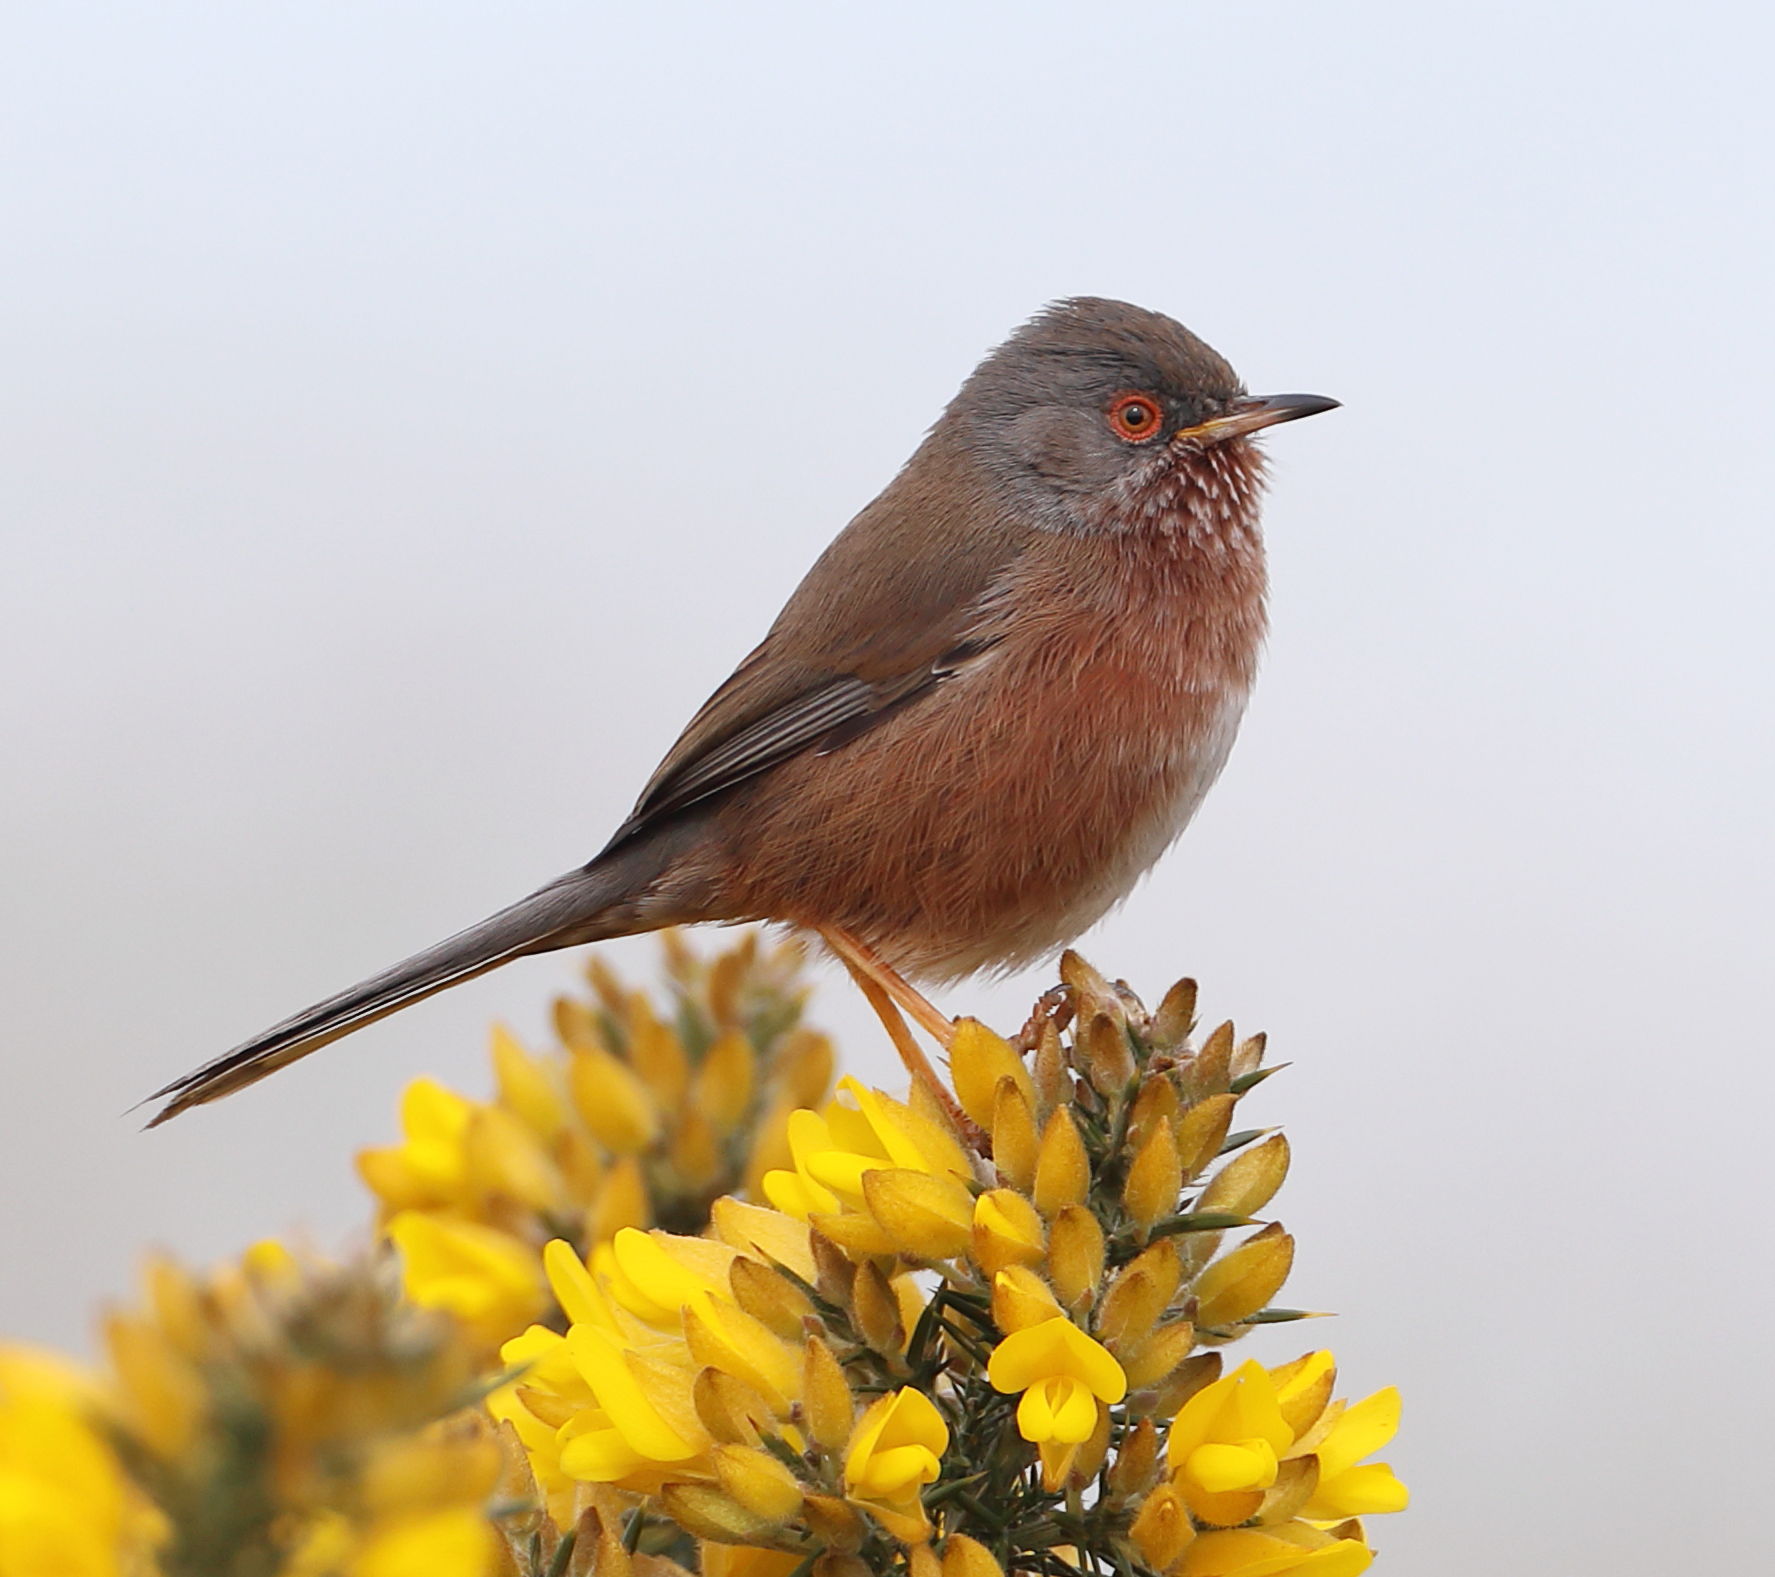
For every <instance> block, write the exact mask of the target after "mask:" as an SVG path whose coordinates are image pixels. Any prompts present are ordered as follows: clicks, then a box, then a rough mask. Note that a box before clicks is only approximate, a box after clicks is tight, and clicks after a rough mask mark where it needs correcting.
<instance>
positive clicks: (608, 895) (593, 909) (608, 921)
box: [148, 860, 671, 1128]
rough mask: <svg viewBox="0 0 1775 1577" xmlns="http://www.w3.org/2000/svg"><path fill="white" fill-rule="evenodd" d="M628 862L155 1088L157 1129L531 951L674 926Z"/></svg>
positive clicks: (527, 905) (554, 889) (573, 877)
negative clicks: (642, 893) (636, 886)
mask: <svg viewBox="0 0 1775 1577" xmlns="http://www.w3.org/2000/svg"><path fill="white" fill-rule="evenodd" d="M628 863H629V862H627V861H623V860H615V861H611V862H609V863H608V864H607V863H606V862H604V861H602V860H600V861H595V862H594V863H593V864H591V865H590V866H587V867H586V868H585V869H583V870H578V871H572V872H570V873H569V874H568V875H566V876H563V877H561V878H560V879H559V880H557V881H553V882H550V883H549V885H548V886H546V887H543V888H540V889H538V890H537V891H536V892H533V893H532V894H531V895H530V896H529V897H528V898H521V899H519V900H518V902H516V903H515V904H512V905H511V906H510V907H509V908H505V909H501V910H500V911H499V913H498V914H495V915H490V916H489V917H488V918H487V919H485V920H483V921H481V923H480V924H479V925H471V926H470V927H469V928H468V929H467V930H466V931H458V932H457V933H456V934H455V935H454V936H451V937H447V938H445V940H443V941H442V942H439V943H438V944H437V945H436V946H435V947H428V948H427V949H426V950H425V951H424V952H423V953H415V954H414V955H413V956H412V957H411V958H408V959H405V960H403V961H402V962H401V963H398V964H396V965H394V966H393V967H392V968H390V969H385V970H383V971H382V973H381V974H379V975H372V976H370V978H369V979H368V980H363V981H360V982H359V983H358V984H357V985H355V986H352V987H351V988H349V989H348V990H345V991H341V992H339V993H338V994H337V995H336V996H330V997H328V998H327V999H326V1000H325V1001H324V1002H317V1003H315V1004H314V1006H313V1007H311V1008H305V1009H303V1011H302V1012H300V1013H297V1014H295V1015H294V1016H293V1017H290V1018H287V1019H285V1020H284V1021H283V1022H282V1023H281V1024H273V1025H272V1026H271V1028H270V1029H268V1030H265V1031H264V1032H263V1033H262V1034H258V1035H255V1036H254V1037H253V1038H252V1039H251V1040H248V1041H243V1042H242V1043H241V1044H240V1045H238V1046H236V1047H235V1048H234V1049H233V1050H232V1051H230V1052H227V1053H225V1054H224V1055H222V1056H220V1057H217V1058H216V1059H215V1060H214V1061H213V1062H206V1063H205V1064H204V1065H203V1066H202V1067H201V1068H198V1069H197V1070H196V1071H195V1072H192V1073H187V1074H186V1075H185V1076H184V1077H183V1078H182V1079H175V1080H174V1081H173V1082H172V1083H171V1084H169V1085H167V1086H166V1087H165V1088H164V1089H159V1090H156V1091H155V1092H154V1093H153V1094H152V1095H150V1096H149V1097H148V1099H149V1100H151V1101H158V1100H165V1101H166V1105H165V1106H163V1107H162V1108H161V1109H160V1111H159V1112H157V1113H156V1114H155V1116H154V1119H153V1121H151V1122H150V1123H149V1124H148V1126H149V1127H150V1128H154V1127H157V1126H158V1125H159V1124H161V1123H163V1122H165V1121H166V1120H167V1119H168V1118H169V1117H176V1116H178V1114H179V1113H180V1112H182V1111H185V1110H187V1109H189V1108H190V1107H193V1106H201V1105H203V1104H204V1103H205V1102H206V1101H214V1100H219V1099H220V1098H221V1097H222V1096H224V1095H232V1094H233V1093H234V1092H235V1091H236V1090H240V1089H245V1088H246V1086H247V1085H249V1084H256V1083H257V1082H258V1081H259V1080H260V1079H262V1078H264V1077H265V1076H266V1075H267V1074H268V1073H275V1072H276V1071H277V1070H278V1069H279V1068H281V1067H283V1066H284V1065H285V1064H286V1063H291V1062H294V1061H296V1059H297V1058H299V1057H306V1056H307V1055H308V1054H309V1052H311V1051H317V1050H319V1049H320V1048H321V1047H322V1046H325V1045H327V1044H329V1043H330V1042H332V1041H335V1040H338V1039H339V1038H340V1037H341V1036H342V1035H349V1034H350V1033H351V1032H352V1031H353V1030H357V1029H362V1028H363V1027H364V1025H366V1024H373V1023H375V1022H376V1020H377V1019H380V1018H386V1017H387V1016H388V1015H389V1014H390V1013H397V1012H399V1011H400V1010H401V1009H402V1008H404V1007H407V1006H409V1005H410V1004H412V1003H414V1002H419V1001H422V1000H423V999H424V998H426V997H429V996H432V995H434V994H435V993H437V992H439V991H442V990H444V989H446V988H447V987H449V986H453V985H456V984H457V983H458V982H459V981H463V980H472V979H473V978H474V977H475V976H476V975H484V974H486V973H487V971H488V970H490V969H497V968H498V967H499V966H500V965H501V964H505V963H509V962H510V961H511V960H512V959H514V958H520V957H522V956H523V955H525V954H526V953H546V952H549V951H551V950H552V949H554V948H558V947H573V946H576V945H578V944H579V943H581V942H597V941H602V940H604V939H606V938H608V937H612V936H624V935H627V934H629V933H630V932H633V931H641V930H649V929H652V928H653V927H654V926H657V925H662V924H667V923H670V919H671V917H670V916H666V915H661V916H658V917H657V918H655V917H652V916H645V917H644V916H643V915H642V914H641V913H640V912H638V906H637V905H636V904H635V903H633V902H631V901H629V899H630V895H631V893H632V891H633V888H632V886H631V882H632V879H633V876H634V874H635V873H634V872H632V871H630V870H628V869H625V867H626V866H627V865H628Z"/></svg>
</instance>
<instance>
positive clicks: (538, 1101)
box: [493, 1024, 567, 1139]
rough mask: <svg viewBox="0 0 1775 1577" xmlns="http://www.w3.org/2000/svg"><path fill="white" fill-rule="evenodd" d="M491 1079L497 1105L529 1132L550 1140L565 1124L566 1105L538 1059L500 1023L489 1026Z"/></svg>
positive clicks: (545, 1068)
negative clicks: (491, 1062)
mask: <svg viewBox="0 0 1775 1577" xmlns="http://www.w3.org/2000/svg"><path fill="white" fill-rule="evenodd" d="M493 1080H494V1088H495V1089H497V1090H498V1092H499V1104H500V1105H501V1106H503V1107H504V1108H505V1109H506V1110H507V1111H508V1112H510V1113H511V1114H512V1115H513V1116H514V1117H516V1118H518V1119H519V1121H521V1122H523V1123H524V1124H525V1125H526V1126H527V1127H529V1128H530V1129H531V1131H532V1132H534V1133H537V1134H540V1135H541V1136H542V1137H543V1138H544V1139H552V1138H554V1137H555V1135H556V1134H558V1133H560V1131H561V1129H562V1128H563V1127H565V1126H566V1123H567V1102H566V1101H565V1100H563V1099H562V1096H561V1092H560V1090H559V1089H558V1088H557V1087H556V1084H555V1081H554V1079H553V1078H552V1077H551V1076H550V1074H549V1071H548V1069H547V1067H546V1066H545V1065H544V1064H543V1062H542V1061H541V1059H539V1058H536V1057H533V1056H531V1055H530V1053H529V1052H527V1051H526V1050H525V1049H524V1048H523V1046H522V1045H521V1044H520V1043H519V1041H518V1038H517V1036H515V1035H514V1034H512V1032H511V1031H510V1030H508V1029H507V1028H506V1027H505V1026H504V1025H503V1024H495V1025H494V1026H493Z"/></svg>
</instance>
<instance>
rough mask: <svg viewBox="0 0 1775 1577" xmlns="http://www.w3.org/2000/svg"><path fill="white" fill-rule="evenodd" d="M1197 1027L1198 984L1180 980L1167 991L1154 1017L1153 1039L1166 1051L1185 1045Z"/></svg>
mask: <svg viewBox="0 0 1775 1577" xmlns="http://www.w3.org/2000/svg"><path fill="white" fill-rule="evenodd" d="M1195 1027H1196V983H1195V981H1193V980H1187V979H1186V980H1180V981H1178V982H1177V984H1176V985H1174V986H1172V988H1171V989H1170V990H1169V991H1167V992H1166V993H1165V995H1164V997H1163V999H1162V1000H1161V1001H1160V1003H1159V1006H1158V1010H1157V1011H1156V1012H1155V1013H1154V1014H1153V1017H1152V1038H1153V1040H1154V1042H1155V1043H1156V1044H1157V1045H1159V1046H1161V1047H1162V1048H1163V1049H1164V1050H1166V1051H1174V1050H1176V1049H1177V1047H1179V1046H1181V1045H1182V1044H1183V1040H1184V1037H1185V1036H1186V1035H1188V1034H1189V1032H1190V1031H1191V1030H1192V1029H1194V1028H1195Z"/></svg>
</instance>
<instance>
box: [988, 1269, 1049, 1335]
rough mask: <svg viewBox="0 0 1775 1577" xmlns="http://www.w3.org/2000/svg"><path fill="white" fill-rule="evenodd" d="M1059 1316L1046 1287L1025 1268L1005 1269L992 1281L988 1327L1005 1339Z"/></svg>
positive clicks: (1046, 1285) (1045, 1284)
mask: <svg viewBox="0 0 1775 1577" xmlns="http://www.w3.org/2000/svg"><path fill="white" fill-rule="evenodd" d="M1063 1312H1064V1311H1063V1310H1062V1309H1061V1307H1060V1305H1059V1304H1058V1303H1056V1302H1055V1301H1054V1294H1053V1293H1052V1292H1050V1291H1049V1290H1048V1284H1047V1283H1046V1282H1045V1281H1043V1280H1042V1278H1041V1277H1040V1276H1038V1275H1036V1273H1035V1272H1034V1271H1033V1270H1030V1269H1029V1268H1028V1267H1027V1266H1024V1265H1010V1266H1007V1267H1006V1268H1005V1269H1004V1270H1001V1271H1000V1272H999V1273H998V1274H997V1275H996V1276H994V1277H993V1278H992V1323H993V1324H994V1325H996V1326H997V1327H998V1328H999V1329H1000V1330H1001V1331H1003V1332H1004V1333H1005V1334H1006V1335H1009V1334H1010V1333H1011V1332H1012V1331H1020V1330H1023V1329H1024V1328H1025V1327H1027V1326H1031V1325H1039V1324H1041V1323H1042V1321H1044V1320H1051V1319H1053V1318H1054V1316H1055V1315H1056V1314H1060V1313H1063Z"/></svg>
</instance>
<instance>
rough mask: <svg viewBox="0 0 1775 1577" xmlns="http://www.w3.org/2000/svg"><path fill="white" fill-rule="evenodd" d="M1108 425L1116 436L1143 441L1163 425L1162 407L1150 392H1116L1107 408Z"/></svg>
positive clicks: (1129, 440)
mask: <svg viewBox="0 0 1775 1577" xmlns="http://www.w3.org/2000/svg"><path fill="white" fill-rule="evenodd" d="M1109 425H1110V428H1111V430H1112V431H1113V432H1114V433H1115V435H1116V437H1118V438H1124V439H1126V440H1127V441H1128V442H1129V443H1131V444H1139V443H1145V442H1146V440H1147V439H1149V438H1151V437H1153V436H1154V435H1155V434H1156V433H1157V432H1158V430H1159V429H1160V428H1161V427H1163V426H1164V425H1165V412H1164V408H1163V407H1162V406H1161V405H1160V404H1159V402H1158V401H1157V400H1155V399H1154V398H1153V397H1152V396H1151V395H1150V394H1118V395H1117V396H1116V397H1115V400H1114V402H1113V403H1112V404H1111V405H1110V408H1109Z"/></svg>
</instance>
